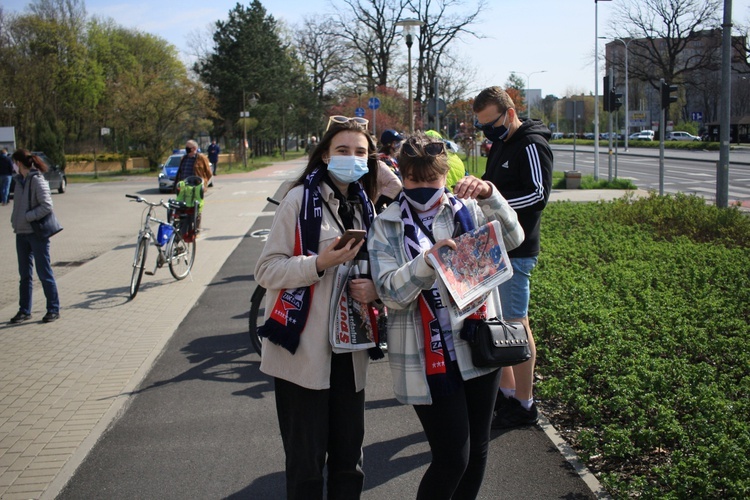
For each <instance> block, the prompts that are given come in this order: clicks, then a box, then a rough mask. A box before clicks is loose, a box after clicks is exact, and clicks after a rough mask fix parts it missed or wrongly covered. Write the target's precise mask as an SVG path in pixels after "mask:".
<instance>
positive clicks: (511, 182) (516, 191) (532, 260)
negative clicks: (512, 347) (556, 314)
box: [473, 87, 553, 429]
mask: <svg viewBox="0 0 750 500" xmlns="http://www.w3.org/2000/svg"><path fill="white" fill-rule="evenodd" d="M473 107H474V113H475V114H476V122H475V124H474V125H475V126H476V127H477V128H478V129H480V130H482V132H484V135H485V137H487V139H489V140H490V141H492V148H491V149H490V152H489V154H488V155H487V169H486V171H485V173H484V175H483V176H482V179H484V180H486V181H490V182H491V183H492V184H494V185H495V187H497V189H498V190H499V191H500V193H501V194H502V195H503V197H504V198H505V199H506V200H508V203H509V204H510V206H511V207H512V208H513V209H514V210H515V211H516V212H517V213H518V221H519V222H520V223H521V226H522V227H523V230H524V232H525V233H526V239H525V240H524V242H523V243H522V244H521V245H520V246H519V247H518V248H516V249H514V250H511V251H510V252H508V257H509V258H510V262H511V265H512V266H513V277H512V278H511V279H510V280H508V281H506V282H505V283H503V284H501V285H500V299H501V302H502V308H503V318H505V319H506V320H515V321H521V322H523V323H524V324H525V325H526V328H527V329H528V332H529V341H530V348H531V359H529V360H528V361H526V362H525V363H522V364H520V365H517V366H514V367H513V368H512V369H503V372H502V376H501V379H500V393H499V394H498V398H497V403H496V404H495V410H496V414H495V418H494V420H493V422H492V427H493V428H495V429H502V428H511V427H518V426H524V425H534V424H536V422H537V420H538V413H537V409H536V405H535V404H534V396H533V382H534V366H535V363H536V346H535V344H534V338H533V336H532V335H531V328H530V327H529V316H528V307H529V295H530V293H529V279H530V276H531V271H532V270H533V269H534V267H535V266H536V263H537V256H538V255H539V228H540V223H541V218H542V210H544V207H545V206H547V201H548V200H549V195H550V190H551V188H552V166H553V156H552V151H551V150H550V147H549V143H548V141H549V138H550V135H551V134H550V131H549V129H548V128H547V127H546V126H545V125H544V124H543V123H542V122H541V121H539V120H532V119H525V120H522V119H520V118H519V117H518V114H517V113H516V109H515V105H514V103H513V100H512V99H511V98H510V96H508V94H507V93H506V92H505V91H504V90H503V89H501V88H500V87H489V88H486V89H484V90H482V91H481V92H480V93H479V95H478V96H477V97H476V99H474V106H473Z"/></svg>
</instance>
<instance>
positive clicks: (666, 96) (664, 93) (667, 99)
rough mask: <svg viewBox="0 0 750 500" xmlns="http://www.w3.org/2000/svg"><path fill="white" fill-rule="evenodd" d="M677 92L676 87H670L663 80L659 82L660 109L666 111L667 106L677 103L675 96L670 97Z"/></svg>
mask: <svg viewBox="0 0 750 500" xmlns="http://www.w3.org/2000/svg"><path fill="white" fill-rule="evenodd" d="M672 92H677V85H670V84H668V83H667V82H665V81H664V80H662V81H661V109H668V108H669V105H670V104H672V103H673V102H677V96H676V95H672Z"/></svg>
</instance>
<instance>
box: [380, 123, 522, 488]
mask: <svg viewBox="0 0 750 500" xmlns="http://www.w3.org/2000/svg"><path fill="white" fill-rule="evenodd" d="M398 160H399V167H400V169H401V174H402V175H403V182H404V190H403V191H402V193H401V194H400V195H399V198H398V200H397V201H396V202H395V203H392V204H390V205H389V206H388V208H387V209H386V210H385V212H383V213H382V214H380V215H378V217H377V218H376V219H375V221H374V222H373V224H372V228H371V231H370V235H369V237H368V241H367V248H368V251H369V254H370V266H371V272H372V276H373V279H374V280H375V286H376V288H377V292H378V295H379V297H380V299H381V300H382V301H383V303H385V305H386V307H387V308H388V349H389V354H388V358H389V363H390V366H391V374H392V378H393V390H394V393H395V395H396V399H398V401H399V402H401V403H403V404H408V405H414V410H415V412H416V413H417V417H418V418H419V421H420V422H421V424H422V427H423V429H424V432H425V435H426V436H427V441H428V442H429V444H430V450H431V452H432V463H431V464H430V466H429V467H428V469H427V471H426V472H425V474H424V476H423V477H422V480H421V482H420V484H419V489H418V491H417V495H416V498H417V499H418V500H421V499H423V500H436V499H451V498H455V499H459V498H460V499H464V500H466V499H469V500H470V499H473V498H476V496H477V494H478V493H479V489H480V487H481V485H482V481H483V479H484V471H485V466H486V464H487V453H488V449H489V442H490V423H491V421H492V412H493V407H494V404H495V397H496V396H497V385H498V381H499V379H500V371H499V370H498V369H497V368H478V367H476V366H474V364H473V363H472V361H471V348H470V347H469V344H468V342H466V341H465V340H464V339H463V338H461V337H460V336H459V333H460V331H461V329H462V328H463V326H464V322H463V321H460V322H458V324H456V325H452V324H451V323H452V322H453V321H452V318H451V317H450V314H449V312H448V306H447V304H446V303H445V302H443V299H442V297H441V295H440V292H439V291H438V283H437V279H438V274H437V271H435V269H434V268H433V267H432V265H431V264H430V261H429V260H428V259H427V252H429V251H431V249H433V248H439V247H442V246H450V247H451V248H453V249H455V248H456V244H455V242H454V241H453V239H452V238H453V237H455V236H457V235H461V234H463V233H465V232H467V231H471V230H473V229H475V228H477V227H479V226H482V225H484V224H485V223H486V222H487V221H488V220H497V221H499V222H500V226H501V228H502V237H503V241H504V243H505V245H506V247H507V248H509V249H511V248H515V247H517V246H518V245H519V244H521V242H522V241H523V230H522V229H521V225H520V224H519V223H518V219H517V216H516V213H515V212H514V211H513V209H512V208H511V207H510V205H508V202H507V201H505V199H504V198H503V197H502V196H501V195H500V192H499V191H498V190H497V188H495V187H493V186H492V184H491V183H489V182H486V181H483V180H481V179H477V178H476V177H473V176H466V177H463V178H461V179H460V180H459V181H458V183H457V184H456V185H455V189H454V194H451V193H450V192H449V191H448V190H446V188H445V179H446V175H447V173H448V168H449V167H448V157H447V155H446V151H445V143H444V142H443V141H442V140H434V139H430V138H428V137H427V136H426V135H424V134H421V133H420V134H416V135H413V136H411V137H409V138H408V139H406V141H405V142H404V144H403V145H402V146H401V151H400V152H399V158H398ZM487 297H488V298H487V301H486V303H485V306H484V307H486V311H485V314H486V315H487V316H489V317H493V316H496V315H497V313H499V309H500V302H499V300H500V299H499V297H498V290H497V288H495V289H493V290H492V292H490V293H489V294H487ZM404 496H405V497H406V496H412V497H413V495H404Z"/></svg>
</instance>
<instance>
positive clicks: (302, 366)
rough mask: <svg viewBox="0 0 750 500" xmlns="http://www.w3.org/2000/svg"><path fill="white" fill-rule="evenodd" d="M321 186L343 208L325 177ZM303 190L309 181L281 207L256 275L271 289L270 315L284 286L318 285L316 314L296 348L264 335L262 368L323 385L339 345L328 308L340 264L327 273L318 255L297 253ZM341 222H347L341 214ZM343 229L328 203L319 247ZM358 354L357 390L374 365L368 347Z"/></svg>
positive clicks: (334, 208) (327, 381)
mask: <svg viewBox="0 0 750 500" xmlns="http://www.w3.org/2000/svg"><path fill="white" fill-rule="evenodd" d="M320 191H321V193H322V197H323V200H324V201H325V202H326V203H328V206H329V207H330V208H331V212H333V213H334V214H337V213H338V206H339V203H338V201H337V200H336V199H335V198H334V196H333V191H332V189H331V187H330V186H328V185H327V184H325V183H323V182H321V183H320ZM303 193H304V187H303V186H297V187H295V188H293V189H292V190H291V191H289V193H288V194H287V195H286V197H285V198H284V199H283V200H282V202H281V205H279V208H278V209H277V210H276V215H275V216H274V219H273V224H272V225H271V232H270V234H269V235H268V241H267V242H266V246H265V247H264V248H263V252H262V253H261V255H260V258H259V259H258V262H257V264H256V265H255V281H257V282H258V284H259V285H261V286H263V287H265V288H266V289H267V290H268V292H267V293H266V314H265V319H268V317H269V316H270V314H271V310H272V308H273V305H274V304H275V302H276V299H277V297H278V296H279V292H280V291H281V290H282V289H286V288H298V287H301V286H308V285H315V288H314V292H313V299H312V305H311V307H310V314H309V316H308V317H307V323H306V325H305V328H304V330H303V331H302V334H301V335H300V343H299V347H298V348H297V352H296V353H295V354H292V353H290V352H289V351H287V350H286V349H285V348H283V347H280V346H278V345H276V344H274V343H272V342H270V341H268V339H263V356H262V360H261V364H260V371H262V372H263V373H265V374H267V375H270V376H272V377H279V378H281V379H284V380H287V381H289V382H292V383H294V384H297V385H299V386H302V387H305V388H308V389H314V390H321V389H328V388H329V387H330V376H331V355H332V353H333V351H332V349H331V343H330V340H329V328H330V324H329V321H328V314H329V310H330V305H331V296H332V295H333V281H334V277H335V275H336V272H335V271H336V269H335V268H331V269H326V271H325V272H324V274H323V276H322V277H321V276H319V275H318V272H317V271H316V269H315V261H316V259H317V257H316V256H302V255H298V256H295V255H294V234H295V227H296V224H297V217H298V216H299V212H300V207H301V205H302V196H303ZM336 217H338V215H337V216H336ZM339 224H342V223H341V221H340V220H339ZM342 226H343V224H342ZM354 226H355V228H358V229H363V228H364V226H363V224H362V217H361V213H357V216H356V220H355V223H354ZM340 235H341V230H340V229H339V225H338V224H336V222H335V221H334V220H333V219H332V218H331V213H329V211H328V209H326V208H325V207H323V220H322V223H321V228H320V245H319V247H318V248H320V249H323V248H325V247H326V246H328V245H330V244H331V243H332V242H333V240H334V239H335V238H336V237H337V236H340ZM352 359H353V363H354V382H355V384H356V390H357V391H360V390H362V389H364V388H365V384H366V380H367V368H368V365H369V357H368V355H367V351H359V352H356V353H354V355H353V356H352Z"/></svg>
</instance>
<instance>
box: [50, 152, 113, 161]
mask: <svg viewBox="0 0 750 500" xmlns="http://www.w3.org/2000/svg"><path fill="white" fill-rule="evenodd" d="M127 158H128V157H127V156H125V155H121V154H117V153H103V154H98V155H96V160H97V161H119V162H121V161H123V160H126V159H127ZM65 159H66V160H67V161H69V162H71V161H75V162H80V161H94V155H93V154H84V155H65Z"/></svg>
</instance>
